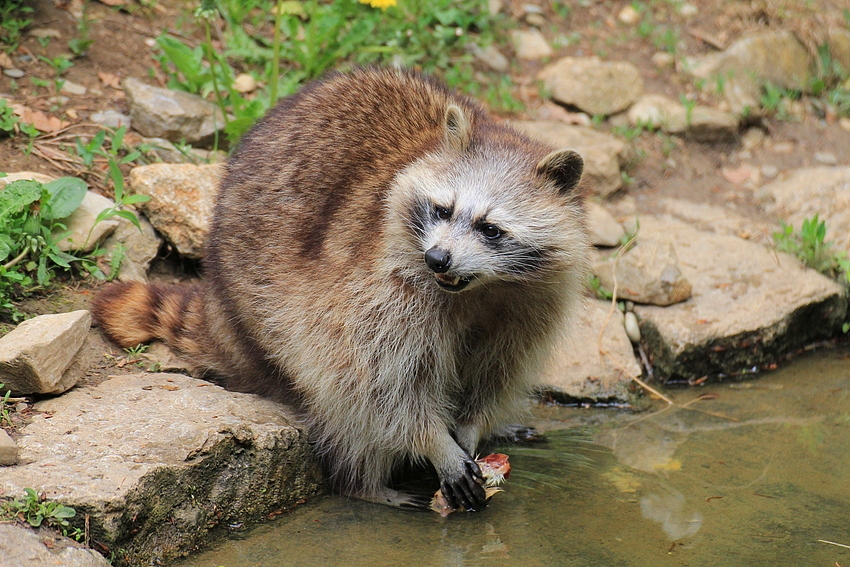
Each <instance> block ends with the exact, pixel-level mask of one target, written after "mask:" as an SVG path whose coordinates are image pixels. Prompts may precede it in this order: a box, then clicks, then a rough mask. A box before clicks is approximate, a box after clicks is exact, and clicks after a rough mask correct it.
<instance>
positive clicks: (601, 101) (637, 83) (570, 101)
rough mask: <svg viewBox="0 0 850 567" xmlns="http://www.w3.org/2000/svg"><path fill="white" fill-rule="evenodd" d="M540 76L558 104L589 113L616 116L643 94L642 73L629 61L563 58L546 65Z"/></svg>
mask: <svg viewBox="0 0 850 567" xmlns="http://www.w3.org/2000/svg"><path fill="white" fill-rule="evenodd" d="M537 77H538V78H539V79H540V80H542V81H543V83H544V85H545V86H546V89H547V90H548V91H549V92H551V93H552V98H554V99H555V100H556V101H558V102H560V103H561V104H566V105H570V106H575V107H577V108H579V109H580V110H582V111H584V112H587V113H588V114H602V115H606V116H607V115H610V114H616V113H617V112H621V111H623V110H625V109H627V108H628V107H629V106H631V104H632V103H634V102H635V101H636V100H637V99H638V97H640V95H642V94H643V78H642V77H641V75H640V72H639V71H638V69H637V67H635V66H634V65H632V64H631V63H628V62H626V61H613V62H611V61H601V60H600V59H599V58H598V57H582V58H577V57H563V58H561V59H559V60H558V61H556V62H554V63H552V64H551V65H547V66H546V67H545V68H544V69H543V70H542V71H540V73H539V74H538V76H537Z"/></svg>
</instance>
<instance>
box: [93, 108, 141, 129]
mask: <svg viewBox="0 0 850 567" xmlns="http://www.w3.org/2000/svg"><path fill="white" fill-rule="evenodd" d="M89 120H91V121H92V122H95V123H97V124H100V125H101V126H106V127H108V128H115V129H118V128H120V127H121V126H126V127H127V128H128V129H129V128H130V125H131V121H130V117H129V116H127V115H126V114H121V113H120V112H117V111H115V110H104V111H102V112H94V113H92V115H91V116H89Z"/></svg>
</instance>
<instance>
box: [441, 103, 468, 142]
mask: <svg viewBox="0 0 850 567" xmlns="http://www.w3.org/2000/svg"><path fill="white" fill-rule="evenodd" d="M443 128H444V133H443V139H444V140H445V143H446V148H448V149H451V150H453V151H455V152H457V153H459V154H462V153H463V152H465V151H466V149H467V148H468V147H469V143H470V142H471V141H472V126H471V125H470V123H469V119H467V117H466V114H464V112H463V109H461V107H459V106H458V105H456V104H450V105H449V107H448V108H446V115H445V117H444V118H443Z"/></svg>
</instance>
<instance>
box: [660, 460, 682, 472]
mask: <svg viewBox="0 0 850 567" xmlns="http://www.w3.org/2000/svg"><path fill="white" fill-rule="evenodd" d="M655 470H657V471H680V470H682V463H681V461H677V460H676V459H671V460H669V461H667V462H666V463H662V464H660V465H655Z"/></svg>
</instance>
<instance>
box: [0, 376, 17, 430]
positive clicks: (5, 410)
mask: <svg viewBox="0 0 850 567" xmlns="http://www.w3.org/2000/svg"><path fill="white" fill-rule="evenodd" d="M5 387H6V384H3V383H2V382H0V390H3V388H5ZM11 395H12V391H11V390H6V393H5V394H3V396H2V397H0V427H2V426H3V422H5V423H6V425H8V426H9V427H14V424H13V423H12V416H10V415H9V406H10V405H11V403H10V402H9V396H11Z"/></svg>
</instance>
